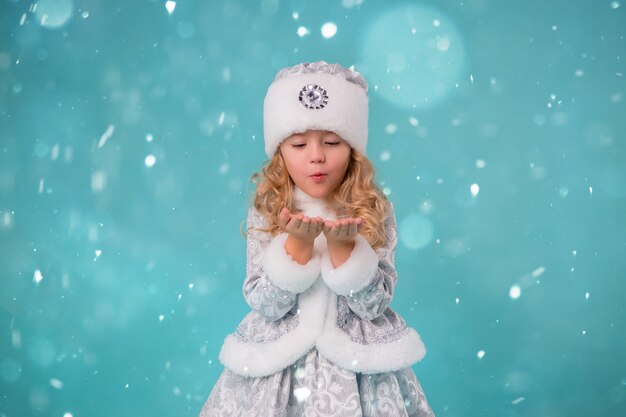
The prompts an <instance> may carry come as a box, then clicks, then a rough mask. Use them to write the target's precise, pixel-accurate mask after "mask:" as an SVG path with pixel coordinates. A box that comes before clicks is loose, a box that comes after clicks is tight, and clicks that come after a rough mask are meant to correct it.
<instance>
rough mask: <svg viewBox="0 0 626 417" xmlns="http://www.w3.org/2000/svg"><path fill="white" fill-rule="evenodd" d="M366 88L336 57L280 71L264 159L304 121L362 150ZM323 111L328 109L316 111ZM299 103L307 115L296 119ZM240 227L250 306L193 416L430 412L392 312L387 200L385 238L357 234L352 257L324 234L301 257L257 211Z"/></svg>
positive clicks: (314, 205) (321, 208)
mask: <svg viewBox="0 0 626 417" xmlns="http://www.w3.org/2000/svg"><path fill="white" fill-rule="evenodd" d="M309 87H310V88H309ZM294 90H295V101H293V100H291V99H292V97H291V96H293V94H294ZM301 91H304V95H305V99H304V101H307V97H308V100H309V101H308V102H307V103H303V100H302V99H301V97H302V94H300V95H299V92H301ZM311 92H312V94H310V95H309V93H311ZM318 92H319V93H320V94H317V93H318ZM366 92H367V83H366V82H365V80H364V79H363V78H362V77H361V76H360V75H359V74H358V73H357V72H356V71H353V70H350V69H346V68H343V67H341V66H339V65H336V64H335V65H329V64H326V63H325V62H323V61H322V62H318V63H313V64H300V65H297V66H295V67H291V68H286V69H284V70H282V71H281V72H279V73H278V75H277V76H276V79H275V80H274V83H273V84H272V85H271V86H270V89H269V90H268V94H267V96H266V99H265V140H266V152H267V154H268V156H270V157H271V156H272V155H273V153H274V152H275V150H276V147H277V146H278V145H279V144H280V141H282V139H284V138H286V137H287V136H289V135H291V134H293V133H295V132H297V131H304V130H307V129H325V130H332V131H335V132H336V133H337V134H339V135H340V136H341V137H342V138H344V139H345V140H346V141H347V142H348V143H350V145H351V146H353V147H354V148H355V149H357V150H359V151H362V152H363V153H364V150H365V144H366V141H367V96H366V94H365V93H366ZM289 93H290V94H289ZM333 93H334V94H333ZM355 97H356V99H355ZM363 97H365V100H363ZM315 100H319V101H318V103H316V102H315ZM324 100H325V102H324ZM311 103H313V105H314V106H313V107H307V104H308V105H311ZM321 103H323V104H324V105H323V106H322V107H320V106H319V104H321ZM332 104H334V105H335V106H336V105H337V104H339V105H340V108H339V110H338V109H337V108H334V107H333V105H332ZM344 106H347V108H346V107H344ZM324 108H326V109H330V112H327V113H326V114H322V115H321V116H320V113H321V112H319V111H318V112H315V111H311V110H319V109H324ZM268 109H271V110H268ZM301 109H304V112H305V113H302V114H300V115H299V112H300V110H301ZM307 110H308V113H309V114H307ZM341 110H342V111H341ZM343 112H345V114H341V113H343ZM275 113H279V115H280V114H282V116H283V117H278V115H276V114H275ZM311 113H313V115H312V114H311ZM333 113H334V114H333ZM355 115H356V116H355ZM312 116H313V117H312ZM363 117H364V118H365V129H363V126H362V125H363ZM272 118H273V119H272ZM354 120H356V121H354ZM346 121H349V122H346ZM363 134H364V135H363ZM293 199H294V204H295V206H296V208H297V209H298V210H300V211H302V212H303V213H304V214H305V215H306V216H310V217H315V216H320V217H322V218H323V219H326V220H335V219H337V215H336V213H335V212H333V211H332V210H331V209H330V208H329V207H328V206H327V205H326V202H325V200H323V199H317V198H313V197H311V196H309V195H307V194H306V193H304V191H302V190H300V189H299V188H295V190H294V194H293ZM247 226H248V228H247V230H248V237H247V266H246V278H245V280H244V284H243V294H244V297H245V299H246V301H247V303H248V304H249V305H250V307H251V308H252V311H251V312H250V313H249V314H248V315H246V316H245V318H244V319H243V321H242V322H241V323H240V325H239V326H238V327H237V330H236V332H235V333H233V334H231V335H229V336H228V337H227V338H226V340H225V342H224V345H223V347H222V351H221V353H220V361H221V362H222V364H223V365H224V366H225V367H226V369H225V370H224V372H223V373H222V375H221V376H220V378H219V379H218V381H217V383H216V385H215V387H214V389H213V391H212V392H211V394H210V396H209V398H208V399H207V401H206V403H205V404H204V407H203V409H202V411H201V413H200V417H214V416H215V417H218V416H219V417H226V416H239V417H253V416H255V417H256V416H262V417H269V416H310V417H313V416H314V417H326V416H337V417H367V416H380V417H396V416H420V417H422V416H423V417H426V416H429V417H430V416H433V414H432V411H431V410H430V407H429V405H428V403H427V401H426V398H425V396H424V393H423V391H422V388H421V386H420V384H419V381H418V380H417V378H416V376H415V373H414V372H413V370H412V369H411V365H413V364H414V363H416V362H418V361H419V360H421V359H422V358H423V356H424V355H425V352H426V351H425V348H424V345H423V344H422V341H421V339H420V337H419V335H418V334H417V333H416V332H415V330H413V329H411V328H409V327H407V325H406V323H405V322H404V320H403V319H402V318H401V317H400V316H399V315H398V314H396V313H395V312H394V311H393V310H392V309H391V308H389V304H390V302H391V300H392V297H393V292H394V286H395V283H396V279H397V274H396V270H395V266H394V253H395V248H396V244H397V229H396V221H395V215H394V211H393V207H392V206H391V204H390V205H389V210H388V212H387V215H386V218H385V220H384V227H385V232H386V233H385V234H386V240H385V244H384V245H383V246H382V247H380V248H378V249H376V250H374V249H373V248H372V247H371V246H370V244H369V243H368V241H367V240H366V239H365V238H364V237H362V236H360V235H358V236H357V238H356V239H355V246H354V249H353V251H352V253H351V255H350V257H349V258H348V259H347V260H346V261H345V263H343V264H342V265H340V266H339V267H337V268H335V267H334V266H333V264H332V262H331V260H330V256H329V254H328V250H327V244H326V238H325V236H324V234H323V233H322V234H320V235H319V236H318V237H317V238H316V239H315V243H314V251H313V257H312V258H311V260H310V261H309V262H308V263H307V264H305V265H300V264H298V263H297V262H295V261H294V260H293V258H292V257H291V256H290V255H288V254H287V253H286V251H285V242H286V240H287V236H288V234H287V233H281V234H278V235H276V236H272V235H271V234H270V233H268V232H263V231H261V230H259V229H264V228H267V227H269V222H268V220H267V219H266V218H265V217H264V216H263V215H262V214H261V213H259V212H258V211H257V210H256V209H255V208H254V207H252V208H250V209H249V211H248V219H247Z"/></svg>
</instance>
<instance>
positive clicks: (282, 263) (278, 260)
mask: <svg viewBox="0 0 626 417" xmlns="http://www.w3.org/2000/svg"><path fill="white" fill-rule="evenodd" d="M287 237H289V234H288V233H281V234H279V235H277V236H276V237H274V238H273V239H272V241H271V242H270V243H269V245H267V248H266V249H265V255H264V257H263V268H264V269H265V272H267V276H268V277H269V279H270V280H271V281H272V283H274V285H276V286H277V287H278V288H280V289H281V290H285V291H291V292H295V293H301V292H304V291H306V289H307V288H309V287H310V286H311V284H313V282H314V281H315V280H316V279H317V277H318V276H319V273H320V256H319V254H318V253H317V252H316V251H314V252H313V257H312V258H311V260H310V261H309V262H308V263H306V264H305V265H300V264H299V263H298V262H296V261H295V260H294V259H293V258H292V257H291V255H289V254H288V253H287V251H286V250H285V243H286V242H287Z"/></svg>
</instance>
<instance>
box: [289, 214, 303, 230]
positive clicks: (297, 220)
mask: <svg viewBox="0 0 626 417" xmlns="http://www.w3.org/2000/svg"><path fill="white" fill-rule="evenodd" d="M300 225H302V216H301V215H296V216H291V221H290V222H289V226H291V231H293V232H295V231H296V230H298V229H299V228H300Z"/></svg>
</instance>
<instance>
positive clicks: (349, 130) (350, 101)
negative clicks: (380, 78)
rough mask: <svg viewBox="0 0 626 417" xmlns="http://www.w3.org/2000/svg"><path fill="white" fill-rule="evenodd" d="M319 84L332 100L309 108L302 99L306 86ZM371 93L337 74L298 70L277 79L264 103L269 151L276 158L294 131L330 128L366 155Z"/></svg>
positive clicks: (265, 133) (266, 147)
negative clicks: (300, 96)
mask: <svg viewBox="0 0 626 417" xmlns="http://www.w3.org/2000/svg"><path fill="white" fill-rule="evenodd" d="M309 84H317V85H319V86H321V87H322V88H324V89H325V90H326V92H327V93H328V104H327V105H326V106H325V107H324V108H320V109H308V108H306V107H305V106H303V105H302V103H301V102H300V99H299V95H300V90H302V87H304V86H306V85H309ZM367 103H368V99H367V93H366V92H365V90H364V89H363V88H362V87H361V86H359V85H358V84H355V83H353V82H350V81H347V80H346V79H345V78H343V77H341V76H337V75H330V74H323V73H313V74H297V75H291V76H288V77H285V78H281V79H279V80H276V81H274V82H273V83H272V84H271V85H270V87H269V88H268V90H267V94H266V96H265V101H264V105H263V128H264V137H265V153H266V154H267V156H268V158H270V159H271V158H272V157H273V156H274V153H275V152H276V149H277V148H278V146H279V145H280V143H281V142H282V141H283V140H284V139H286V138H287V137H289V136H291V135H292V134H294V133H302V132H304V131H306V130H309V129H313V130H330V131H333V132H335V133H337V134H338V135H339V136H341V137H342V138H343V139H344V140H345V141H346V142H348V143H349V144H350V146H351V147H353V148H354V149H356V150H357V151H359V152H360V153H362V154H363V155H365V149H366V146H367V118H368V108H367V105H368V104H367Z"/></svg>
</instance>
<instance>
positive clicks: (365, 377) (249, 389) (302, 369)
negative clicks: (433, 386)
mask: <svg viewBox="0 0 626 417" xmlns="http://www.w3.org/2000/svg"><path fill="white" fill-rule="evenodd" d="M259 416H262V417H291V416H294V417H296V416H297V417H303V416H305V417H331V416H332V417H434V414H433V412H432V411H431V409H430V406H429V405H428V402H427V401H426V397H425V396H424V392H423V390H422V387H421V385H420V383H419V381H418V380H417V377H416V376H415V373H414V372H413V370H412V369H411V368H405V369H402V370H400V371H396V372H387V373H381V374H371V375H369V374H360V373H355V372H352V371H349V370H346V369H342V368H340V367H338V366H337V365H335V364H333V363H332V362H330V361H328V360H327V359H325V358H323V357H322V356H320V354H319V352H318V351H317V349H312V350H310V351H309V352H308V353H307V354H306V355H304V356H303V357H301V358H300V359H299V360H298V361H297V362H296V363H295V364H293V365H291V366H289V367H287V368H285V369H283V370H282V371H279V372H276V373H275V374H272V375H269V376H265V377H260V378H249V377H243V376H240V375H237V374H235V373H233V372H231V371H230V370H228V369H225V370H224V372H223V373H222V375H221V376H220V377H219V379H218V380H217V383H216V384H215V387H214V388H213V391H212V392H211V394H210V395H209V398H208V399H207V401H206V402H205V404H204V406H203V407H202V411H201V412H200V417H259Z"/></svg>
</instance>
